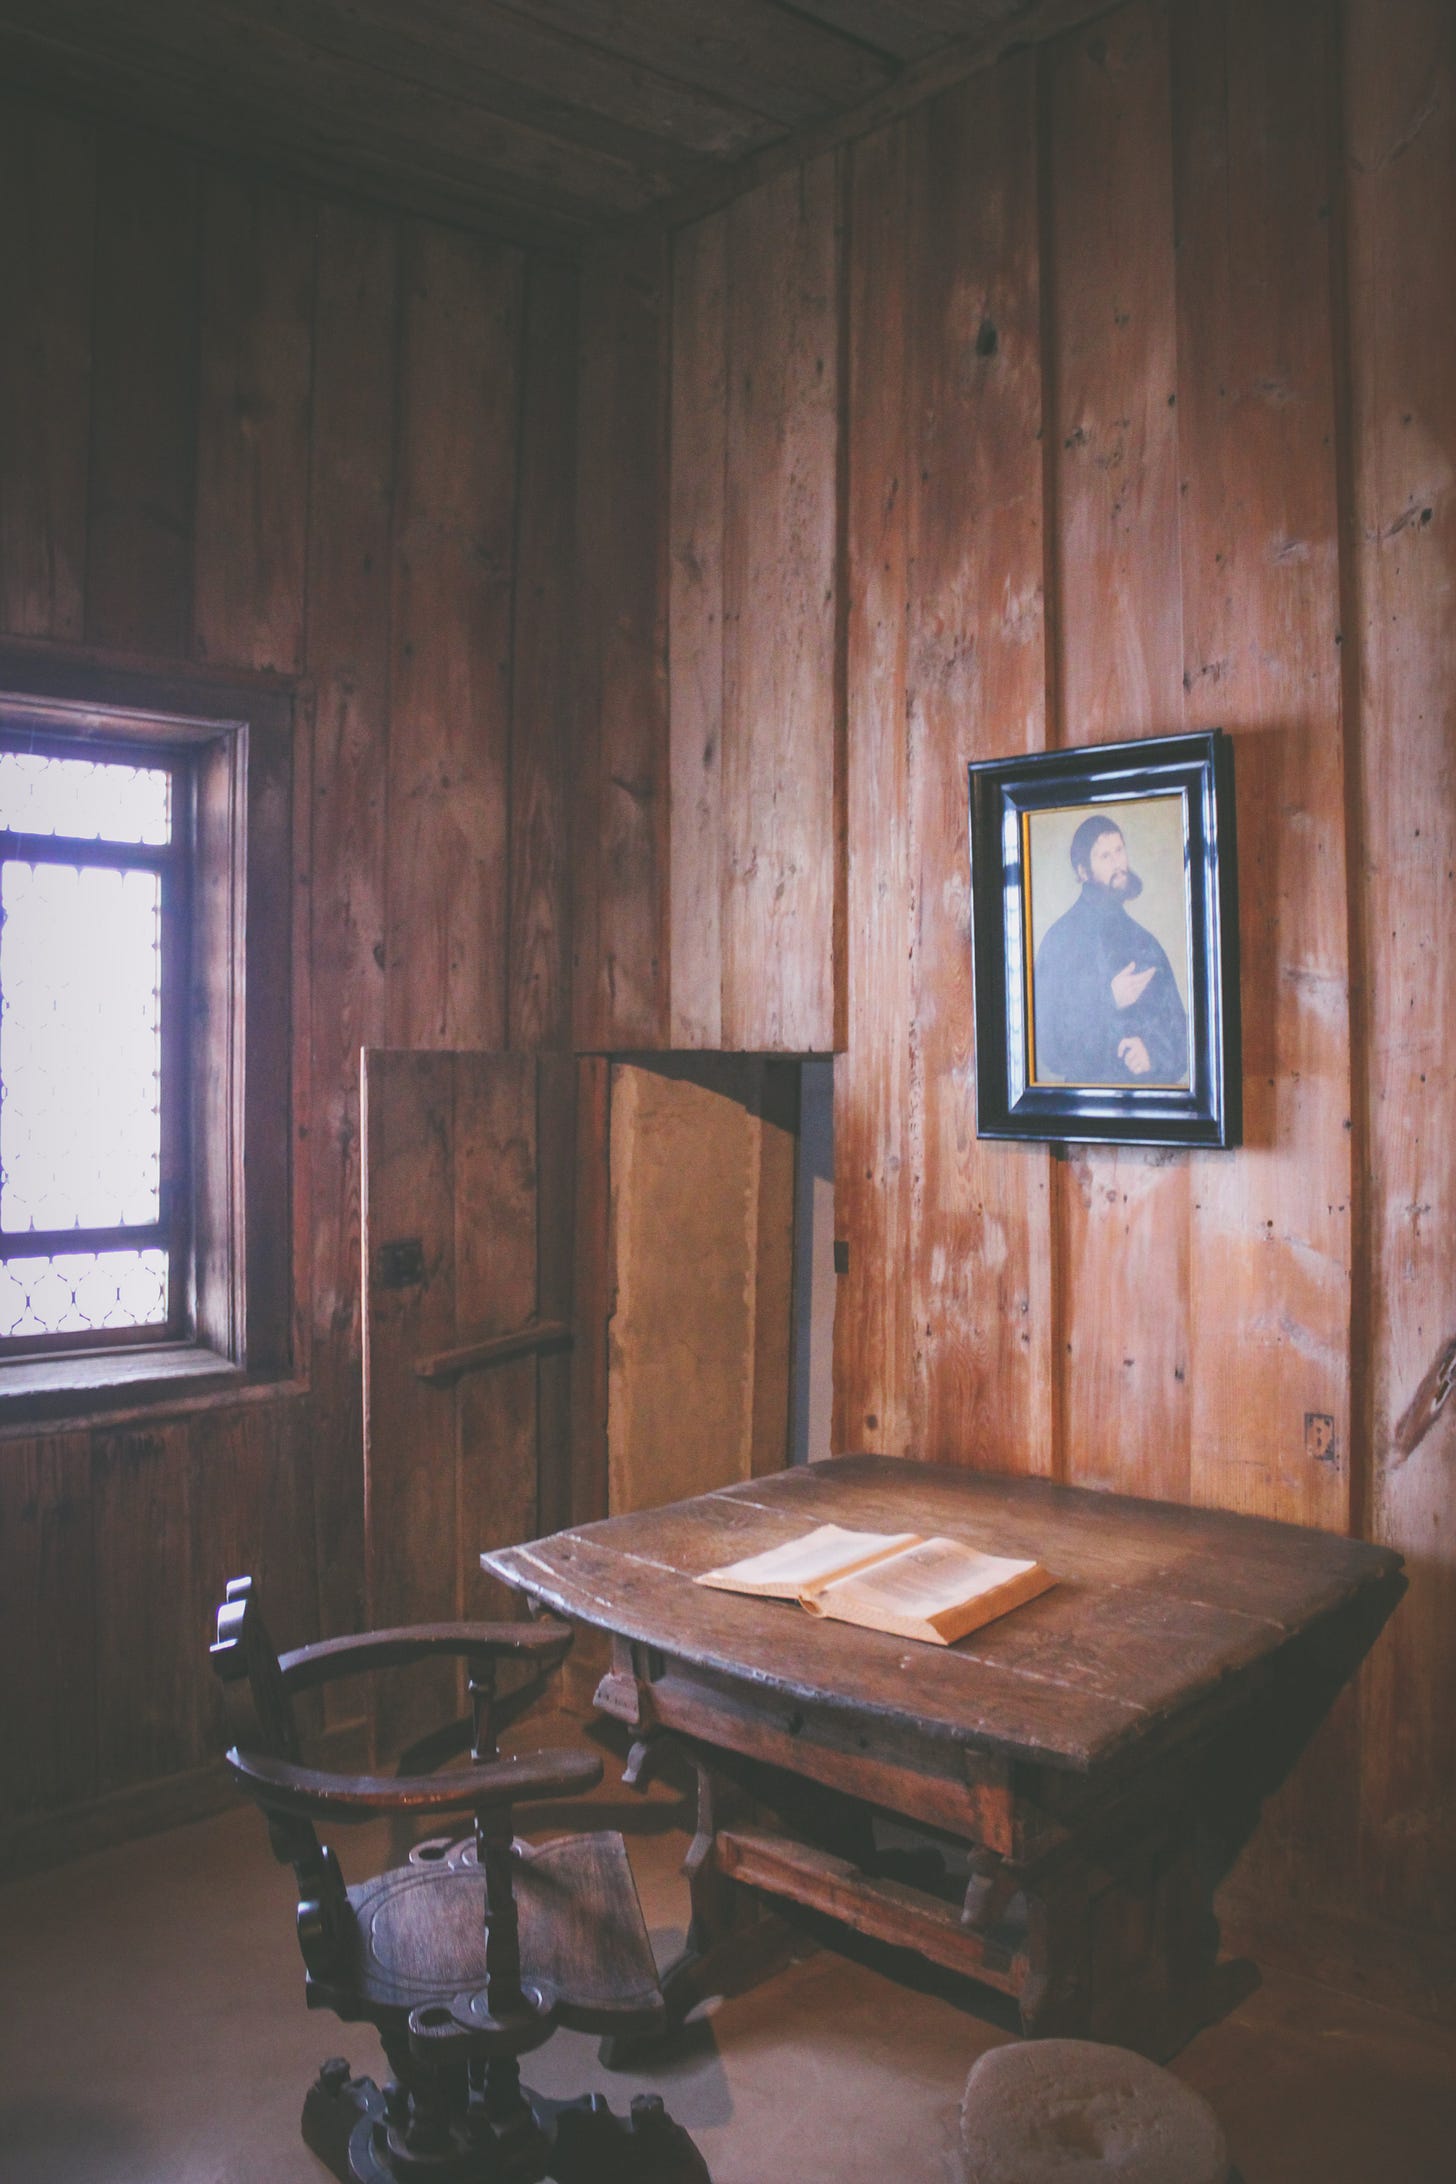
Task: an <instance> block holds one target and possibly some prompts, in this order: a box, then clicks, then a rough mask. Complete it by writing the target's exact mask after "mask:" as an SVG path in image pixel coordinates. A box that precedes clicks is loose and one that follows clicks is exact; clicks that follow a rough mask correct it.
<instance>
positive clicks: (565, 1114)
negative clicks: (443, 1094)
mask: <svg viewBox="0 0 1456 2184" xmlns="http://www.w3.org/2000/svg"><path fill="white" fill-rule="evenodd" d="M592 1067H593V1065H592V1064H591V1063H590V1062H584V1063H578V1062H577V1060H576V1059H575V1057H574V1056H573V1055H570V1054H544V1055H542V1056H541V1057H540V1060H539V1063H538V1067H537V1074H536V1086H537V1090H536V1168H537V1228H536V1251H537V1267H538V1272H537V1303H536V1309H537V1311H538V1312H539V1313H540V1316H541V1318H542V1319H546V1320H564V1321H565V1322H566V1324H567V1326H568V1327H571V1328H572V1329H573V1330H574V1338H575V1339H574V1341H573V1345H572V1349H570V1350H566V1351H558V1352H557V1353H556V1354H555V1355H553V1356H549V1357H540V1358H538V1359H537V1361H536V1407H537V1421H538V1424H537V1439H538V1457H537V1461H538V1471H539V1476H538V1478H537V1481H536V1516H537V1529H538V1530H539V1531H541V1532H559V1531H560V1530H561V1529H562V1527H563V1526H564V1525H566V1524H569V1523H570V1521H571V1449H572V1420H573V1409H572V1396H571V1383H572V1370H573V1355H574V1353H575V1352H576V1351H577V1350H579V1349H580V1348H581V1347H583V1346H584V1345H585V1344H586V1343H587V1341H588V1340H589V1335H588V1332H587V1330H586V1328H585V1327H584V1326H582V1325H581V1324H580V1319H579V1314H580V1301H579V1290H580V1284H579V1283H578V1279H577V1271H576V1270H577V1263H578V1257H579V1251H578V1244H577V1238H576V1232H575V1231H576V1202H577V1192H578V1179H577V1170H576V1144H577V1116H578V1087H579V1080H580V1078H581V1076H582V1075H583V1074H584V1073H585V1072H587V1071H589V1070H590V1069H591V1068H592ZM516 1536H517V1538H519V1537H521V1535H520V1534H519V1533H518V1534H517V1535H516Z"/></svg>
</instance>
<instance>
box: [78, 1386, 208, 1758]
mask: <svg viewBox="0 0 1456 2184" xmlns="http://www.w3.org/2000/svg"><path fill="white" fill-rule="evenodd" d="M193 1470H194V1465H193V1455H192V1446H191V1437H190V1435H189V1433H188V1429H187V1427H186V1425H185V1424H184V1423H181V1422H178V1421H173V1422H171V1423H168V1424H165V1425H158V1426H155V1427H151V1428H148V1429H145V1430H143V1429H141V1428H137V1429H134V1430H123V1431H119V1432H115V1433H105V1432H99V1433H97V1434H96V1435H95V1437H94V1440H93V1443H92V1452H91V1519H92V1526H93V1537H94V1541H95V1548H94V1555H95V1571H96V1580H95V1585H96V1589H95V1603H96V1610H95V1612H96V1631H97V1639H98V1644H97V1653H96V1729H97V1787H98V1789H99V1790H100V1791H102V1792H103V1793H104V1792H105V1791H107V1790H116V1789H121V1788H123V1787H124V1786H125V1785H126V1784H128V1783H131V1782H145V1781H149V1780H151V1779H153V1778H154V1777H156V1776H158V1775H166V1774H175V1773H178V1772H179V1771H180V1770H181V1769H183V1768H185V1767H193V1766H196V1765H197V1764H198V1762H199V1761H200V1760H201V1759H202V1758H203V1757H205V1756H206V1754H205V1752H204V1724H205V1719H206V1711H205V1707H204V1703H203V1697H202V1685H203V1675H204V1666H203V1664H204V1662H205V1658H206V1646H207V1631H206V1629H205V1628H204V1629H202V1630H199V1629H198V1628H197V1617H196V1599H197V1587H196V1567H197V1566H196V1560H195V1557H194V1554H193V1524H192V1489H193Z"/></svg>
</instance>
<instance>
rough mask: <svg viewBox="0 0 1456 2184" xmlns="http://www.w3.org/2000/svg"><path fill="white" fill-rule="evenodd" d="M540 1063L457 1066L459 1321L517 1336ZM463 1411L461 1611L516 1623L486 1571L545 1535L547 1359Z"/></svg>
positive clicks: (465, 1057)
mask: <svg viewBox="0 0 1456 2184" xmlns="http://www.w3.org/2000/svg"><path fill="white" fill-rule="evenodd" d="M538 1074H539V1072H538V1065H537V1063H536V1061H535V1059H534V1057H532V1056H529V1055H505V1054H490V1055H472V1054H461V1055H457V1056H456V1058H455V1122H454V1147H455V1166H454V1197H455V1324H456V1329H457V1332H458V1333H459V1334H460V1335H461V1336H468V1335H472V1334H509V1333H510V1332H512V1331H513V1330H514V1329H515V1328H517V1327H520V1326H522V1325H523V1324H524V1323H525V1322H526V1321H527V1320H529V1319H531V1318H532V1317H533V1316H535V1315H536V1313H537V1306H538V1296H539V1280H538V1256H537V1228H538V1182H539V1156H538V1146H537V1140H536V1126H537V1081H538ZM455 1406H456V1444H455V1446H456V1463H457V1474H456V1477H457V1504H456V1539H457V1569H456V1608H457V1612H459V1613H461V1614H487V1613H488V1614H492V1615H504V1616H510V1615H511V1614H513V1613H514V1612H515V1609H514V1607H513V1605H512V1599H511V1595H510V1594H509V1592H508V1590H507V1588H506V1587H505V1586H503V1585H499V1584H498V1583H496V1582H495V1581H493V1580H490V1579H487V1578H486V1576H485V1574H484V1572H483V1571H482V1570H481V1567H480V1555H481V1552H482V1550H483V1549H484V1548H486V1547H508V1546H510V1545H511V1543H512V1542H513V1541H515V1540H520V1539H530V1538H532V1537H533V1536H534V1534H535V1531H536V1511H537V1462H536V1447H537V1416H536V1362H535V1360H534V1358H530V1357H522V1358H515V1359H513V1360H511V1361H510V1362H509V1363H508V1364H506V1365H501V1366H496V1367H493V1368H492V1369H491V1370H490V1371H489V1372H483V1373H471V1374H468V1375H467V1376H466V1377H465V1378H464V1379H463V1380H462V1381H461V1382H460V1384H459V1387H458V1390H457V1392H456V1396H455Z"/></svg>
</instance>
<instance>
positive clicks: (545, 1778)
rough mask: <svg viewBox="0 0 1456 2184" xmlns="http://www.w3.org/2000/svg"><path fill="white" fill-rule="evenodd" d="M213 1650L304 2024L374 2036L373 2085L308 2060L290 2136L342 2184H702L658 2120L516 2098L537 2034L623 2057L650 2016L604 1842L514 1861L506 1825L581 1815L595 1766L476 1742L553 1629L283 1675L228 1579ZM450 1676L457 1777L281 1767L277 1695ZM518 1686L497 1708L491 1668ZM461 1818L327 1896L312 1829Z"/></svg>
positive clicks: (366, 1638)
mask: <svg viewBox="0 0 1456 2184" xmlns="http://www.w3.org/2000/svg"><path fill="white" fill-rule="evenodd" d="M217 1632H218V1635H217V1641H216V1643H215V1644H214V1646H213V1648H212V1655H213V1661H214V1665H215V1667H216V1668H217V1671H218V1674H219V1675H220V1676H221V1677H222V1678H223V1679H224V1681H225V1682H228V1683H239V1682H244V1681H245V1682H246V1684H247V1686H248V1689H249V1692H250V1694H251V1698H252V1705H253V1715H254V1723H253V1733H252V1742H251V1743H250V1745H249V1746H248V1747H246V1748H245V1747H243V1746H235V1747H234V1748H233V1749H232V1750H231V1751H230V1752H229V1753H228V1764H229V1766H230V1767H231V1769H232V1772H233V1774H234V1777H235V1778H236V1780H237V1782H238V1784H239V1785H240V1787H241V1788H242V1789H243V1790H244V1791H246V1793H247V1794H248V1796H250V1797H251V1798H252V1799H253V1800H254V1802H255V1803H256V1804H257V1805H258V1806H259V1807H260V1809H261V1810H262V1812H263V1814H264V1816H265V1817H266V1819H267V1822H268V1830H269V1836H270V1840H271V1842H272V1846H273V1850H274V1854H275V1856H277V1857H278V1858H279V1859H280V1860H281V1861H282V1862H284V1863H287V1864H290V1865H292V1867H293V1869H294V1873H295V1877H296V1879H297V1883H298V1896H299V1901H298V1940H299V1947H300V1950H301V1952H302V1955H303V1960H304V1965H305V1975H306V1976H305V1991H306V1995H307V2000H308V2004H309V2007H310V2008H312V2009H328V2010H332V2011H333V2013H334V2014H335V2015H336V2016H337V2017H339V2018H341V2019H342V2020H344V2021H345V2022H346V2023H353V2022H359V2021H364V2022H368V2023H370V2024H373V2025H374V2026H376V2027H377V2029H378V2032H379V2036H380V2041H381V2044H382V2046H383V2048H384V2052H385V2055H386V2057H387V2058H388V2061H389V2065H390V2069H391V2072H392V2074H393V2075H392V2077H391V2078H390V2080H389V2082H388V2083H387V2084H386V2085H385V2086H384V2087H383V2088H382V2089H381V2088H379V2087H377V2086H375V2085H374V2084H373V2082H372V2081H371V2080H370V2079H368V2078H360V2077H354V2076H353V2075H352V2074H351V2072H350V2069H349V2066H348V2064H347V2063H346V2062H344V2061H342V2060H341V2059H335V2060H333V2061H330V2062H328V2063H326V2064H325V2065H324V2067H323V2069H322V2070H321V2072H320V2074H319V2078H318V2081H317V2082H316V2083H315V2085H314V2086H313V2087H312V2088H311V2089H310V2092H309V2094H308V2097H307V2099H306V2101H305V2103H304V2113H303V2135H304V2138H305V2140H306V2141H307V2143H308V2144H309V2146H310V2147H311V2148H312V2149H313V2151H314V2152H315V2153H316V2154H317V2155H318V2156H319V2157H320V2159H321V2160H323V2161H324V2162H325V2163H326V2164H327V2166H328V2167H329V2168H330V2169H331V2170H332V2171H333V2173H334V2175H335V2176H337V2177H338V2178H340V2179H341V2184H402V2180H404V2179H406V2178H408V2179H410V2180H412V2184H536V2180H538V2179H542V2178H545V2177H548V2176H549V2177H552V2178H555V2179H556V2180H557V2184H613V2180H615V2179H619V2178H620V2179H622V2180H624V2184H625V2180H628V2179H635V2180H640V2184H693V2180H698V2184H704V2180H706V2179H707V2175H708V2172H707V2170H706V2168H705V2167H704V2166H703V2163H702V2161H701V2158H700V2157H699V2155H698V2154H697V2152H696V2149H695V2148H694V2147H693V2145H692V2141H691V2140H690V2139H689V2138H688V2136H687V2134H686V2132H684V2131H682V2130H681V2129H680V2128H679V2127H678V2126H677V2125H676V2124H674V2123H672V2122H671V2121H670V2120H669V2119H668V2117H667V2116H666V2114H665V2113H664V2111H663V2109H662V2105H661V2103H660V2102H658V2101H656V2100H654V2099H651V2098H646V2099H639V2100H637V2101H634V2103H633V2113H632V2117H631V2120H630V2121H629V2122H623V2121H621V2120H619V2119H618V2118H616V2117H615V2116H613V2115H612V2114H611V2112H610V2109H609V2108H608V2107H607V2105H606V2103H605V2102H604V2101H603V2100H602V2099H601V2098H600V2096H593V2097H591V2098H590V2099H585V2100H581V2101H577V2102H570V2103H561V2102H550V2101H546V2100H543V2099H541V2098H540V2097H539V2096H537V2095H535V2094H533V2093H531V2092H530V2091H529V2090H528V2089H526V2088H523V2087H522V2085H521V2081H520V2070H519V2063H518V2058H519V2057H520V2056H521V2055H523V2054H526V2053H528V2052H529V2051H530V2050H532V2049H533V2048H537V2047H539V2046H540V2045H541V2044H542V2043H543V2042H544V2041H545V2040H547V2039H548V2038H549V2037H550V2035H551V2033H552V2032H553V2031H554V2030H555V2028H556V2027H557V2026H558V2025H567V2026H571V2027H573V2028H575V2029H577V2030H580V2031H583V2032H596V2033H604V2034H610V2035H614V2036H616V2037H618V2038H629V2037H632V2036H640V2035H643V2034H647V2033H651V2032H653V2031H656V2030H658V2029H660V2028H661V2026H662V2024H663V2021H664V2014H665V2013H664V2007H663V2000H662V1993H661V1989H660V1987H659V1985H658V1981H657V1972H656V1968H655V1965H654V1963H653V1958H652V1948H651V1944H650V1942H649V1940H648V1935H647V1929H646V1927H645V1925H644V1923H643V1918H642V1911H641V1906H640V1905H639V1903H638V1900H637V1890H636V1884H635V1882H634V1880H633V1877H632V1869H631V1866H630V1864H629V1863H628V1859H627V1852H626V1846H625V1844H624V1843H623V1841H622V1838H621V1836H620V1835H619V1834H617V1833H616V1832H614V1831H610V1830H598V1831H595V1832H593V1833H591V1834H585V1835H576V1836H570V1837H564V1838H561V1839H558V1840H553V1841H547V1842H545V1843H542V1844H539V1845H535V1846H532V1845H530V1844H526V1843H523V1842H520V1841H518V1840H516V1839H515V1837H514V1833H513V1826H512V1811H513V1807H514V1806H515V1805H516V1804H517V1803H518V1802H521V1801H523V1800H526V1799H537V1798H550V1799H559V1798H563V1797H572V1796H577V1795H580V1794H581V1793H582V1792H584V1791H586V1790H590V1789H592V1788H594V1787H595V1786H596V1784H597V1783H598V1782H599V1781H600V1780H601V1776H602V1763H601V1760H600V1759H599V1758H598V1757H597V1755H596V1754H595V1753H593V1752H589V1751H586V1750H584V1749H581V1748H567V1749H552V1750H546V1751H539V1752H534V1753H528V1754H524V1755H517V1756H504V1757H503V1756H502V1755H501V1754H500V1752H499V1749H498V1744H497V1738H498V1736H499V1733H500V1731H501V1730H502V1729H503V1728H504V1727H505V1725H506V1724H507V1722H508V1721H511V1720H514V1719H515V1718H516V1717H517V1716H519V1715H520V1714H521V1713H523V1712H524V1711H525V1709H526V1707H527V1706H528V1705H529V1704H530V1703H531V1701H532V1700H534V1699H535V1698H536V1697H537V1696H538V1695H539V1694H540V1692H541V1690H542V1689H543V1688H544V1684H545V1681H546V1679H547V1677H548V1676H549V1675H550V1673H551V1672H552V1671H553V1670H554V1669H555V1668H556V1667H557V1666H558V1665H559V1664H560V1662H561V1660H562V1658H563V1657H564V1655H565V1653H566V1652H567V1650H568V1648H569V1646H570V1644H571V1635H572V1634H571V1631H570V1629H569V1628H568V1626H567V1625H565V1624H561V1623H552V1622H538V1623H535V1624H518V1623H503V1624H489V1623H461V1624H436V1625H424V1626H419V1627H417V1628H412V1629H408V1630H391V1631H374V1632H363V1633H360V1634H359V1635H357V1636H354V1637H349V1638H336V1639H329V1640H326V1641H325V1642H324V1643H323V1644H321V1645H314V1646H304V1647H302V1648H300V1649H299V1650H298V1651H296V1652H293V1653H285V1654H283V1655H282V1656H280V1655H278V1654H277V1653H275V1651H274V1649H273V1646H272V1642H271V1640H270V1639H269V1637H268V1634H267V1631H266V1629H265V1627H264V1624H263V1620H262V1615H261V1612H260V1609H259V1606H258V1601H257V1596H256V1593H255V1591H254V1589H253V1586H252V1581H251V1580H250V1579H248V1578H237V1579H234V1580H233V1581H232V1583H231V1584H229V1586H228V1588H227V1597H226V1599H225V1600H224V1602H223V1604H222V1606H221V1608H220V1609H219V1611H218V1618H217ZM442 1655H443V1656H447V1657H448V1656H451V1655H454V1656H456V1657H460V1658H463V1659H464V1660H465V1661H466V1663H467V1665H468V1668H469V1684H470V1694H471V1718H470V1721H469V1723H468V1724H460V1725H458V1726H457V1729H456V1731H455V1733H453V1734H451V1733H447V1734H445V1735H443V1736H438V1737H436V1738H435V1739H433V1740H431V1741H432V1745H433V1747H434V1748H435V1750H436V1751H437V1752H438V1753H440V1754H442V1755H443V1754H448V1753H451V1752H452V1751H453V1752H458V1751H459V1750H461V1749H462V1748H463V1747H464V1746H465V1744H466V1743H467V1741H468V1744H469V1763H468V1764H466V1765H464V1766H460V1767H451V1768H441V1769H439V1770H438V1771H435V1772H431V1773H421V1774H414V1775H395V1776H387V1775H342V1774H332V1773H326V1772H323V1771H321V1770H319V1769H317V1768H313V1767H309V1766H306V1765H305V1764H304V1763H303V1760H302V1757H301V1753H300V1745H299V1737H298V1731H297V1726H296V1723H295V1719H294V1713H293V1703H292V1702H293V1699H294V1697H295V1696H296V1695H297V1694H298V1693H299V1692H302V1691H306V1690H309V1689H312V1688H315V1687H317V1686H318V1685H320V1684H323V1683H325V1682H327V1681H329V1680H330V1679H331V1678H333V1677H337V1676H344V1675H351V1676H352V1675H357V1674H359V1673H360V1672H361V1671H366V1670H376V1669H382V1668H392V1667H397V1666H401V1665H404V1664H407V1663H409V1662H412V1661H419V1660H425V1659H430V1658H438V1657H440V1656H442ZM503 1662H514V1663H515V1664H517V1666H518V1667H523V1668H524V1669H525V1670H526V1671H527V1674H526V1678H525V1681H524V1682H523V1683H521V1684H519V1685H518V1686H517V1688H516V1689H515V1690H513V1691H511V1692H510V1693H508V1694H505V1695H502V1694H501V1693H500V1692H499V1691H498V1688H497V1669H498V1667H499V1666H500V1665H501V1664H502V1663H503ZM390 1813H394V1814H399V1813H404V1814H409V1815H411V1816H413V1817H414V1818H415V1819H416V1820H418V1819H422V1818H423V1819H426V1820H430V1819H433V1818H435V1817H437V1816H438V1817H440V1818H444V1817H446V1816H448V1815H451V1814H458V1813H469V1814H470V1815H471V1816H472V1820H473V1827H472V1830H471V1832H470V1833H469V1834H468V1835H464V1836H461V1837H460V1838H459V1839H458V1840H456V1839H452V1838H451V1837H450V1836H449V1835H445V1834H441V1835H436V1836H431V1837H430V1838H429V1839H428V1840H426V1841H423V1842H420V1843H417V1844H416V1845H415V1847H414V1849H413V1850H412V1851H411V1852H410V1853H409V1856H408V1859H407V1861H406V1863H405V1864H403V1865H401V1866H396V1867H394V1868H392V1869H391V1870H389V1871H388V1872H385V1873H381V1874H379V1875H377V1876H376V1877H375V1878H373V1879H372V1880H367V1881H364V1882H362V1883H359V1884H356V1885H355V1886H353V1887H347V1886H346V1885H345V1883H344V1879H343V1875H342V1872H341V1870H340V1867H339V1863H338V1860H337V1858H336V1857H335V1854H334V1852H333V1850H332V1848H331V1847H329V1846H327V1845H326V1844H324V1843H323V1842H322V1841H321V1840H320V1836H319V1833H318V1829H319V1827H320V1826H322V1825H325V1824H327V1823H334V1824H341V1825H347V1824H349V1823H350V1822H358V1821H360V1820H365V1819H370V1818H373V1817H375V1816H377V1815H381V1814H390Z"/></svg>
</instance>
